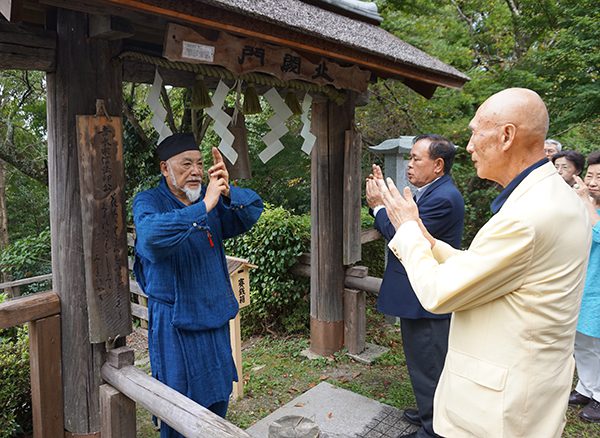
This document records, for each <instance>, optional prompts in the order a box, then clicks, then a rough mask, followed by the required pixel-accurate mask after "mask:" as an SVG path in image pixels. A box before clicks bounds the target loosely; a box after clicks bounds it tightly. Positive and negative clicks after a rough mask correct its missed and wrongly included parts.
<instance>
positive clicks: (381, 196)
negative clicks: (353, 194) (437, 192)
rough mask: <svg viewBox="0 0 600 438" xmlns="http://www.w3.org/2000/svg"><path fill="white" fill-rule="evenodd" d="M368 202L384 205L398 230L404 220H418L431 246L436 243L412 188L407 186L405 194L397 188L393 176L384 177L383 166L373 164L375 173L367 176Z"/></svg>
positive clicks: (371, 205) (374, 204) (372, 205)
mask: <svg viewBox="0 0 600 438" xmlns="http://www.w3.org/2000/svg"><path fill="white" fill-rule="evenodd" d="M366 195H367V203H368V205H369V207H371V208H373V207H375V206H377V205H384V206H385V209H386V211H387V215H388V218H389V219H390V222H391V223H392V225H393V226H394V228H395V229H396V230H398V228H399V227H400V225H402V224H403V223H404V222H408V221H411V220H414V221H416V222H417V223H418V224H419V227H420V228H421V232H422V233H423V236H425V238H426V239H427V240H428V241H429V243H430V244H431V247H432V248H433V246H434V245H435V239H434V238H433V236H432V235H431V234H429V231H427V229H426V228H425V225H424V224H423V222H422V221H421V218H419V209H418V207H417V204H416V203H415V201H414V199H413V197H412V193H411V191H410V188H408V187H405V188H404V191H403V194H400V191H399V190H398V189H397V188H396V184H394V181H392V179H391V178H387V184H386V180H384V179H383V172H382V171H381V168H380V167H379V166H378V165H376V164H373V173H372V174H370V175H369V176H368V177H367V186H366Z"/></svg>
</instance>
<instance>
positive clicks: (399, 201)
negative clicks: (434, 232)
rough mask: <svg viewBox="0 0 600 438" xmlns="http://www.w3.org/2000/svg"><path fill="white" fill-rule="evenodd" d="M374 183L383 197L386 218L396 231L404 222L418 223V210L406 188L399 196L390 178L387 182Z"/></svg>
mask: <svg viewBox="0 0 600 438" xmlns="http://www.w3.org/2000/svg"><path fill="white" fill-rule="evenodd" d="M376 181H377V185H378V187H379V191H380V192H381V195H382V197H383V203H384V205H385V209H386V211H387V215H388V218H389V219H390V222H392V225H394V228H395V229H396V230H397V229H398V228H399V227H400V225H402V224H403V223H404V222H408V221H417V222H418V221H419V209H418V208H417V204H416V203H415V201H414V200H413V197H412V193H411V191H410V189H409V188H408V187H405V188H404V193H403V194H400V192H399V191H398V189H397V188H396V184H394V181H392V179H391V178H387V180H383V179H376ZM386 182H387V184H386Z"/></svg>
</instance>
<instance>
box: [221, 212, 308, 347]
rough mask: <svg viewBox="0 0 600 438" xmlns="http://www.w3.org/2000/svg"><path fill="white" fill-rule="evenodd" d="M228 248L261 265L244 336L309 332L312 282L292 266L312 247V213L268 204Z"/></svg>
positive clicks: (254, 280) (247, 310) (245, 314)
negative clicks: (309, 296)
mask: <svg viewBox="0 0 600 438" xmlns="http://www.w3.org/2000/svg"><path fill="white" fill-rule="evenodd" d="M225 248H226V250H227V254H229V255H233V256H237V257H241V258H245V259H248V260H249V262H250V263H253V264H255V265H256V266H258V267H257V268H256V269H253V270H252V271H251V272H250V293H251V299H250V305H249V306H247V307H245V308H244V309H242V314H241V315H242V321H243V322H242V330H243V334H244V336H247V335H250V334H254V333H260V332H264V331H276V332H285V333H294V332H302V331H305V330H306V329H307V327H308V323H309V304H308V281H307V280H306V279H302V278H299V277H297V276H294V275H293V274H291V273H290V272H289V269H290V268H291V267H292V266H293V265H294V264H295V263H296V262H297V261H298V257H299V256H300V255H301V254H302V253H304V252H307V251H308V250H309V248H310V218H309V217H308V216H295V215H292V214H291V213H290V212H289V211H287V210H285V209H284V208H282V207H277V208H273V207H271V206H269V205H267V206H266V207H265V211H264V212H263V214H262V216H261V217H260V219H259V220H258V222H257V223H256V224H255V225H254V227H253V228H252V229H251V230H250V231H249V232H247V233H245V234H243V235H242V236H239V237H236V238H235V239H230V240H228V241H226V242H225Z"/></svg>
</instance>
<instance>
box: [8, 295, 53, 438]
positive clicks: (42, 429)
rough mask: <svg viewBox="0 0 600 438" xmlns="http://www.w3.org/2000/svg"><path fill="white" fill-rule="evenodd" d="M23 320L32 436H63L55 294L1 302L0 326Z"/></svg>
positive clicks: (20, 322) (40, 437) (19, 323)
mask: <svg viewBox="0 0 600 438" xmlns="http://www.w3.org/2000/svg"><path fill="white" fill-rule="evenodd" d="M23 284H27V283H23ZM25 323H28V325H29V363H30V367H31V373H30V375H31V407H32V416H33V436H34V438H43V437H60V436H64V427H63V398H62V394H63V388H62V378H61V338H60V300H59V298H58V295H56V294H55V293H54V292H39V293H36V294H34V295H29V296H26V297H22V298H17V299H14V300H10V301H6V302H4V303H2V304H0V329H5V328H10V327H14V326H17V325H21V324H25Z"/></svg>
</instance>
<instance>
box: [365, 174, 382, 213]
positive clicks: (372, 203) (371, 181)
mask: <svg viewBox="0 0 600 438" xmlns="http://www.w3.org/2000/svg"><path fill="white" fill-rule="evenodd" d="M365 193H366V198H367V205H368V206H369V208H375V207H377V206H378V205H383V196H382V195H381V192H380V191H379V186H378V185H377V181H376V180H375V178H374V177H372V175H369V177H367V183H366V189H365Z"/></svg>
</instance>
